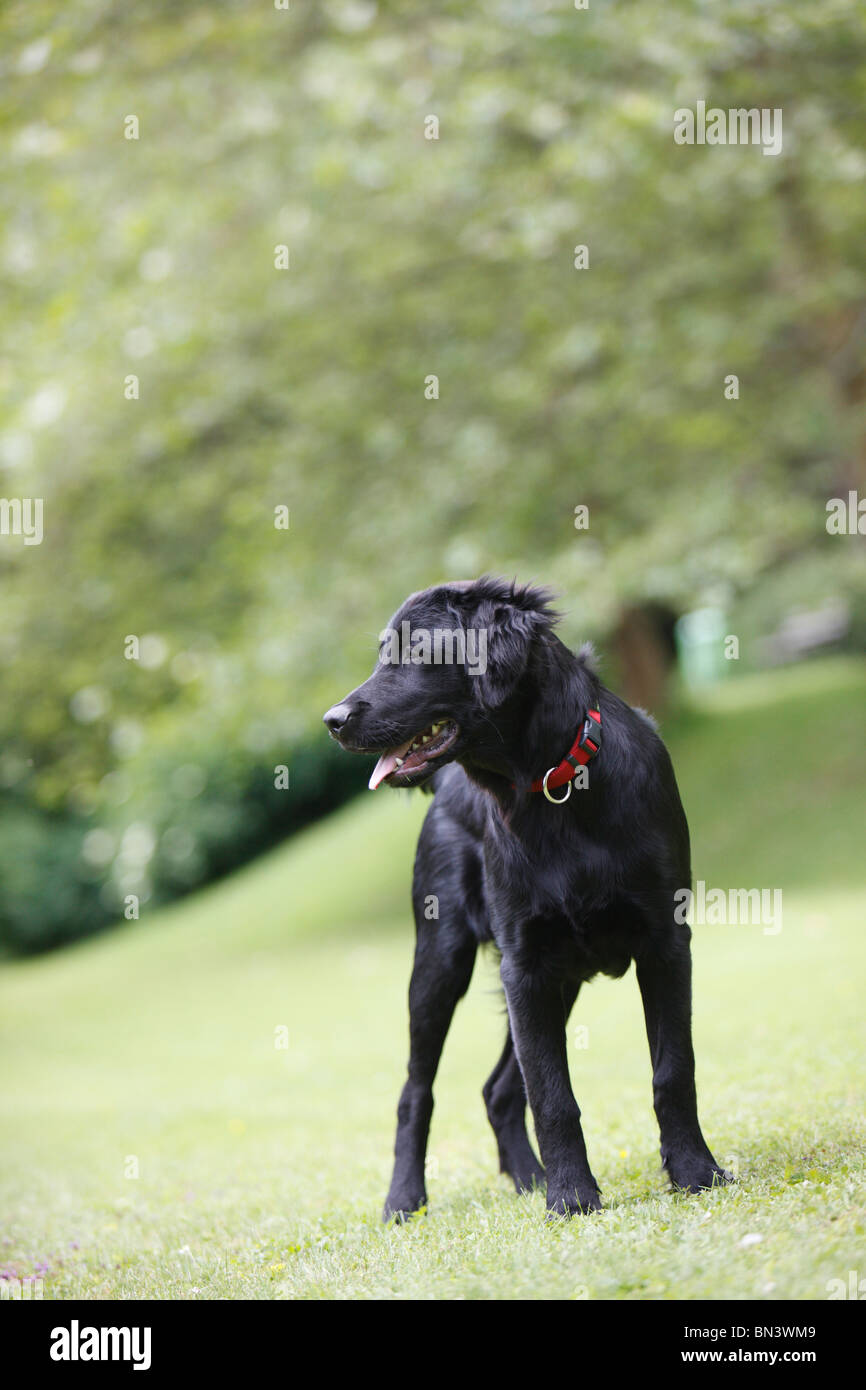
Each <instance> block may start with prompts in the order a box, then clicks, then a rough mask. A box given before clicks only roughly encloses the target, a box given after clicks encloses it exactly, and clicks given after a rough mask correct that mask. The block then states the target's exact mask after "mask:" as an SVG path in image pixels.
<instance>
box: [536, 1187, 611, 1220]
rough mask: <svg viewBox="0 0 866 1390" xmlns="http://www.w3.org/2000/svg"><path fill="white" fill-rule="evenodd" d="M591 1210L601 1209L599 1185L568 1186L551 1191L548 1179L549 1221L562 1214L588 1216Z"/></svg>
mask: <svg viewBox="0 0 866 1390" xmlns="http://www.w3.org/2000/svg"><path fill="white" fill-rule="evenodd" d="M591 1211H601V1193H600V1192H599V1190H598V1188H597V1187H582V1188H581V1187H567V1188H563V1189H561V1190H560V1191H558V1192H551V1190H550V1182H549V1181H548V1184H547V1219H548V1221H555V1220H556V1219H557V1217H562V1216H587V1215H588V1214H589V1212H591Z"/></svg>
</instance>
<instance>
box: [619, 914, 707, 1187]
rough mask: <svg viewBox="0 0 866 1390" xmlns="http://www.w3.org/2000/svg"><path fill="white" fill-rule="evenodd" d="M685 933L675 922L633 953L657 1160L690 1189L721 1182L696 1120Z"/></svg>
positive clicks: (689, 970) (673, 1178) (688, 956)
mask: <svg viewBox="0 0 866 1390" xmlns="http://www.w3.org/2000/svg"><path fill="white" fill-rule="evenodd" d="M690 935H691V933H690V931H689V928H688V927H687V926H675V927H674V928H673V934H671V933H670V932H668V933H667V935H666V938H663V940H664V945H661V944H660V943H659V944H657V945H655V946H654V948H653V949H652V950H650V951H648V952H647V953H646V955H644V956H642V957H639V958H638V961H637V978H638V984H639V985H640V992H641V997H642V999H643V1006H644V1015H645V1017H646V1030H647V1038H648V1040H649V1046H650V1055H651V1057H652V1064H653V1102H654V1105H655V1112H656V1118H657V1119H658V1122H659V1131H660V1133H661V1154H662V1163H663V1165H664V1167H665V1169H666V1170H667V1173H668V1175H669V1177H670V1179H671V1181H672V1182H673V1184H674V1186H675V1187H679V1188H683V1189H684V1190H686V1191H689V1192H694V1191H696V1190H697V1189H699V1188H702V1187H712V1186H713V1185H714V1184H715V1183H718V1182H725V1181H726V1180H727V1179H728V1177H729V1175H728V1174H727V1173H726V1172H725V1171H724V1169H723V1168H720V1167H719V1165H718V1163H716V1160H715V1159H714V1158H713V1155H712V1154H711V1153H710V1150H709V1148H708V1147H707V1143H706V1140H705V1139H704V1136H703V1134H702V1133H701V1126H700V1124H699V1122H698V1101H697V1094H696V1091H695V1055H694V1050H693V1047H692V1021H691V1013H692V958H691V951H690V949H689V937H690Z"/></svg>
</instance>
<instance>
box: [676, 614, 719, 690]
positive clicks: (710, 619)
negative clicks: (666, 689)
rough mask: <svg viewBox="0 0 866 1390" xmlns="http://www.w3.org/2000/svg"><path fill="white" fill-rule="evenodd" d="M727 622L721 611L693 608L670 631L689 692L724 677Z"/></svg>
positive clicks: (712, 683)
mask: <svg viewBox="0 0 866 1390" xmlns="http://www.w3.org/2000/svg"><path fill="white" fill-rule="evenodd" d="M726 636H727V623H726V619H725V614H724V613H723V612H722V610H721V608H695V609H694V610H693V612H691V613H684V614H683V616H682V617H681V618H680V619H678V621H677V624H676V627H675V628H674V638H675V641H676V644H677V654H678V656H679V662H680V670H681V671H682V673H683V680H684V681H685V683H686V685H687V686H688V687H689V689H690V690H698V689H700V688H701V686H706V685H714V684H715V682H716V681H720V680H723V679H724V677H725V676H726V675H727V674H728V666H729V664H730V663H729V662H727V661H726V660H725V637H726Z"/></svg>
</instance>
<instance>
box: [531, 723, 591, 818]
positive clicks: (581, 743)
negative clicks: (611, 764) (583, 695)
mask: <svg viewBox="0 0 866 1390" xmlns="http://www.w3.org/2000/svg"><path fill="white" fill-rule="evenodd" d="M600 748H601V712H600V711H599V710H597V709H588V710H587V711H586V718H585V719H584V721H583V727H582V728H581V730H580V733H579V734H578V736H577V738H576V739H575V740H574V743H573V744H572V745H571V748H570V749H569V751H568V752H567V753H566V755H565V757H564V758H563V760H562V762H561V763H560V764H559V766H558V767H552V768H550V770H549V771H548V772H546V773H545V774H544V776H543V777H537V778H536V779H535V781H534V782H533V784H532V791H534V792H544V794H545V796H547V793H548V790H549V789H553V790H554V791H555V790H556V788H557V787H564V786H565V784H566V782H570V781H571V780H572V778H573V777H574V774H575V773H576V772H577V770H578V768H580V767H585V766H586V764H587V763H589V762H592V760H593V758H594V757H595V755H596V754H597V753H598V751H599V749H600ZM568 795H569V796H570V795H571V788H570V787H569V790H568ZM553 799H554V798H552V797H548V800H553ZM567 799H568V798H567V797H557V798H556V800H557V801H563V800H567Z"/></svg>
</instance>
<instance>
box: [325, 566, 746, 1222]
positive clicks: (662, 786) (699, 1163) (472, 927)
mask: <svg viewBox="0 0 866 1390" xmlns="http://www.w3.org/2000/svg"><path fill="white" fill-rule="evenodd" d="M556 616H557V615H556V614H555V613H554V612H553V610H552V608H551V605H550V596H549V595H548V594H547V593H546V592H545V591H543V590H540V589H537V588H531V587H528V586H527V587H519V586H517V585H516V584H508V583H507V582H505V581H502V580H498V579H491V578H483V579H479V580H477V581H474V582H470V583H462V584H443V585H440V586H437V587H435V588H433V589H428V590H425V591H424V592H422V593H418V594H413V595H412V596H411V597H410V598H409V599H407V600H406V602H405V603H404V604H403V606H402V607H401V608H400V609H399V610H398V612H397V613H396V614H395V615H394V617H393V618H392V620H391V624H390V626H391V627H392V628H394V629H396V630H397V631H399V630H400V628H401V624H402V623H403V622H404V621H408V622H409V623H410V625H411V631H413V632H414V631H416V630H417V629H422V628H423V629H427V630H435V629H437V628H439V629H442V628H445V627H449V628H451V629H452V630H453V629H456V628H458V627H460V628H463V630H464V631H466V630H468V629H470V628H471V629H475V630H478V629H482V628H483V629H484V630H485V631H486V632H487V634H488V648H487V669H486V672H484V673H483V674H477V675H471V674H469V672H468V671H467V670H466V669H465V668H463V667H461V666H459V665H433V664H428V665H413V664H402V662H401V664H390V665H386V664H380V665H378V666H377V669H376V670H375V672H374V673H373V675H372V676H371V677H370V678H369V680H367V681H365V683H364V684H363V685H361V686H359V687H358V689H357V690H355V691H353V692H352V693H351V695H348V696H346V698H345V699H344V700H342V701H340V703H339V705H337V706H334V708H333V709H332V710H330V711H328V714H326V715H325V721H326V723H327V724H328V725H329V728H330V729H331V732H332V734H333V736H334V737H336V738H337V739H338V740H339V741H340V743H341V744H342V745H343V746H344V747H346V748H348V749H351V750H353V751H356V752H376V753H379V752H382V750H384V749H388V748H393V747H395V746H397V745H400V744H402V743H404V742H406V741H407V740H408V739H409V738H410V737H412V736H413V735H415V734H417V733H419V732H420V731H421V730H423V729H426V728H427V727H428V725H430V724H431V723H432V722H434V721H436V720H438V719H440V718H442V717H444V716H448V717H450V718H452V719H453V720H455V721H456V723H457V725H458V726H459V734H458V736H457V739H456V741H455V743H454V744H453V745H452V746H451V747H450V748H449V749H448V750H447V752H446V753H445V754H444V755H443V756H442V757H441V758H439V759H437V760H436V762H435V763H434V765H433V769H430V768H427V769H423V770H422V771H421V772H417V773H412V774H408V775H405V776H403V775H401V774H399V773H398V774H396V775H395V776H394V777H392V778H390V779H389V780H390V781H391V782H392V784H394V785H408V786H417V785H421V784H422V783H424V782H427V783H428V784H432V787H433V789H434V791H435V797H434V800H433V804H432V806H431V807H430V810H429V812H428V814H427V817H426V819H425V821H424V825H423V828H422V831H421V836H420V839H419V843H418V852H417V856H416V860H415V877H414V888H413V903H414V909H415V920H416V927H417V943H416V950H415V964H414V968H413V971H412V979H411V984H410V987H409V1009H410V1056H409V1074H408V1079H407V1081H406V1084H405V1086H404V1088H403V1093H402V1095H401V1097H400V1103H399V1108H398V1128H397V1140H396V1147H395V1158H396V1161H395V1166H394V1176H393V1179H392V1182H391V1188H390V1191H389V1193H388V1198H387V1201H386V1204H385V1218H386V1219H388V1218H390V1217H392V1216H395V1215H396V1216H398V1217H401V1218H402V1217H405V1216H407V1215H408V1214H409V1213H411V1212H413V1211H417V1210H418V1208H419V1207H421V1206H423V1205H424V1204H425V1202H426V1200H427V1198H426V1191H425V1184H424V1159H425V1152H426V1146H427V1136H428V1130H429V1126H430V1117H431V1114H432V1110H433V1089H432V1088H433V1080H434V1077H435V1074H436V1070H437V1067H438V1064H439V1057H440V1054H441V1051H442V1046H443V1043H444V1041H445V1036H446V1033H447V1032H448V1027H449V1025H450V1022H451V1018H452V1015H453V1012H454V1008H455V1006H456V1004H457V1002H458V1000H459V999H460V998H461V997H462V996H463V995H464V994H465V992H466V990H467V988H468V986H469V981H470V978H471V975H472V969H473V965H474V961H475V954H476V949H477V946H478V945H479V943H482V942H490V941H492V942H494V943H495V945H496V947H497V948H498V950H499V952H500V955H501V977H502V983H503V986H504V989H505V998H506V1003H507V1008H508V1018H509V1030H508V1036H507V1038H506V1041H505V1047H504V1050H503V1053H502V1056H501V1057H500V1059H499V1061H498V1063H497V1064H496V1067H495V1068H494V1070H493V1072H492V1073H491V1075H490V1077H489V1079H488V1081H487V1083H486V1084H485V1086H484V1092H483V1094H484V1100H485V1102H486V1105H487V1113H488V1115H489V1118H490V1123H491V1125H492V1126H493V1130H494V1133H495V1136H496V1141H497V1144H498V1147H499V1161H500V1167H501V1169H502V1171H503V1172H506V1173H508V1174H510V1176H511V1177H512V1179H513V1180H514V1184H515V1187H516V1188H517V1190H518V1191H522V1190H525V1189H527V1188H530V1187H531V1186H532V1185H533V1184H536V1183H538V1184H540V1183H541V1182H543V1181H544V1180H545V1179H546V1182H547V1205H548V1208H549V1210H550V1211H551V1212H553V1213H572V1212H577V1211H589V1210H591V1209H593V1208H597V1207H598V1206H599V1205H600V1195H599V1189H598V1185H597V1183H596V1181H595V1178H594V1177H593V1175H592V1172H591V1171H590V1167H589V1162H588V1159H587V1154H586V1148H585V1145H584V1140H583V1134H582V1131H581V1125H580V1111H579V1110H578V1106H577V1102H576V1101H575V1098H574V1095H573V1093H572V1089H571V1083H570V1079H569V1072H568V1064H567V1058H566V1033H565V1028H566V1020H567V1018H568V1015H569V1012H570V1010H571V1007H572V1005H573V1004H574V1001H575V999H576V997H577V993H578V990H579V989H580V986H581V985H582V984H583V983H584V981H586V980H589V979H590V978H591V977H592V976H593V975H595V974H596V973H598V972H599V971H601V972H602V973H604V974H607V975H613V976H617V977H618V976H620V975H623V974H624V973H625V971H626V970H627V969H628V967H629V965H630V963H631V961H632V960H634V961H635V962H636V966H637V976H638V981H639V985H640V990H641V995H642V998H643V1005H644V1012H645V1017H646V1026H647V1036H648V1039H649V1045H650V1053H651V1057H652V1063H653V1096H654V1102H655V1110H656V1115H657V1117H658V1123H659V1128H660V1132H661V1153H662V1160H663V1163H664V1165H665V1168H666V1169H667V1172H668V1174H669V1175H670V1178H671V1180H672V1182H673V1183H674V1185H675V1186H676V1187H678V1188H683V1189H687V1190H690V1191H691V1190H695V1189H698V1188H703V1187H709V1186H712V1185H713V1183H715V1182H718V1181H722V1180H724V1179H725V1178H726V1176H727V1175H726V1174H725V1173H724V1172H723V1170H722V1169H721V1168H720V1167H719V1166H718V1164H717V1163H716V1162H715V1160H714V1158H713V1156H712V1154H711V1153H710V1151H709V1149H708V1148H707V1145H706V1143H705V1142H704V1138H703V1135H702V1134H701V1130H700V1125H699V1123H698V1114H697V1101H696V1096H695V1080H694V1055H693V1051H692V1040H691V956H690V950H689V940H690V931H689V928H688V926H687V925H686V924H682V925H679V924H678V923H677V922H676V920H675V918H674V907H675V901H674V893H675V892H676V891H677V890H678V889H682V888H688V887H689V886H690V883H691V868H690V862H689V833H688V825H687V823H686V818H685V813H684V812H683V808H682V805H681V802H680V797H679V793H678V790H677V784H676V780H675V777H674V772H673V768H672V766H671V761H670V758H669V756H668V753H667V750H666V748H665V747H664V744H663V743H662V741H661V739H660V738H659V736H658V734H657V733H656V731H655V728H654V726H653V724H652V722H651V721H649V720H648V719H647V718H646V716H644V715H643V713H642V712H638V711H635V710H633V709H631V708H630V707H629V706H628V705H626V704H625V703H624V702H623V701H622V700H620V699H619V698H618V697H617V696H616V695H614V694H612V692H611V691H609V690H607V689H605V687H604V686H603V685H602V684H601V683H600V681H599V679H598V677H597V675H596V672H595V669H594V663H593V661H592V659H591V651H587V649H582V650H581V652H580V653H578V654H577V655H575V654H574V653H572V652H571V651H569V650H568V649H567V648H566V647H565V646H564V645H563V644H562V642H561V641H560V640H559V638H558V637H557V636H556V634H555V631H554V626H555V622H556ZM401 650H402V649H401ZM591 706H592V707H596V708H598V709H599V710H600V711H601V716H602V729H603V746H602V750H601V752H600V754H599V756H598V757H597V758H596V759H595V760H594V761H593V762H592V763H591V765H590V768H589V775H588V780H589V785H588V787H585V788H583V789H577V788H575V789H574V791H573V793H572V795H571V797H570V799H569V800H568V801H567V802H566V803H565V804H563V805H561V806H554V805H551V804H550V803H549V802H548V801H547V800H546V799H545V798H544V796H543V795H541V794H540V793H538V792H532V791H531V790H530V785H531V783H532V781H533V779H535V778H537V777H538V776H540V775H541V774H543V773H544V772H545V771H546V770H547V769H548V768H550V767H552V766H554V765H556V764H558V763H559V762H560V760H561V759H562V758H563V757H564V755H565V753H566V752H567V751H568V750H569V748H570V747H571V745H572V743H573V741H574V739H575V736H576V733H577V732H578V729H579V727H580V724H581V723H582V720H583V718H584V716H585V714H586V711H587V709H588V708H589V707H591ZM446 764H447V765H446ZM512 784H514V785H512ZM563 794H564V793H563V792H562V791H558V792H556V795H557V796H561V795H563ZM434 901H435V902H438V916H432V915H431V902H434ZM527 1097H528V1099H529V1104H530V1107H531V1110H532V1115H533V1119H534V1121H535V1131H536V1135H537V1138H538V1144H539V1148H540V1150H541V1158H542V1160H543V1163H544V1168H542V1166H541V1164H540V1163H539V1161H538V1159H537V1158H536V1156H535V1153H534V1152H533V1149H532V1146H531V1144H530V1142H529V1139H528V1137H527V1132H526V1124H525V1109H526V1099H527Z"/></svg>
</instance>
